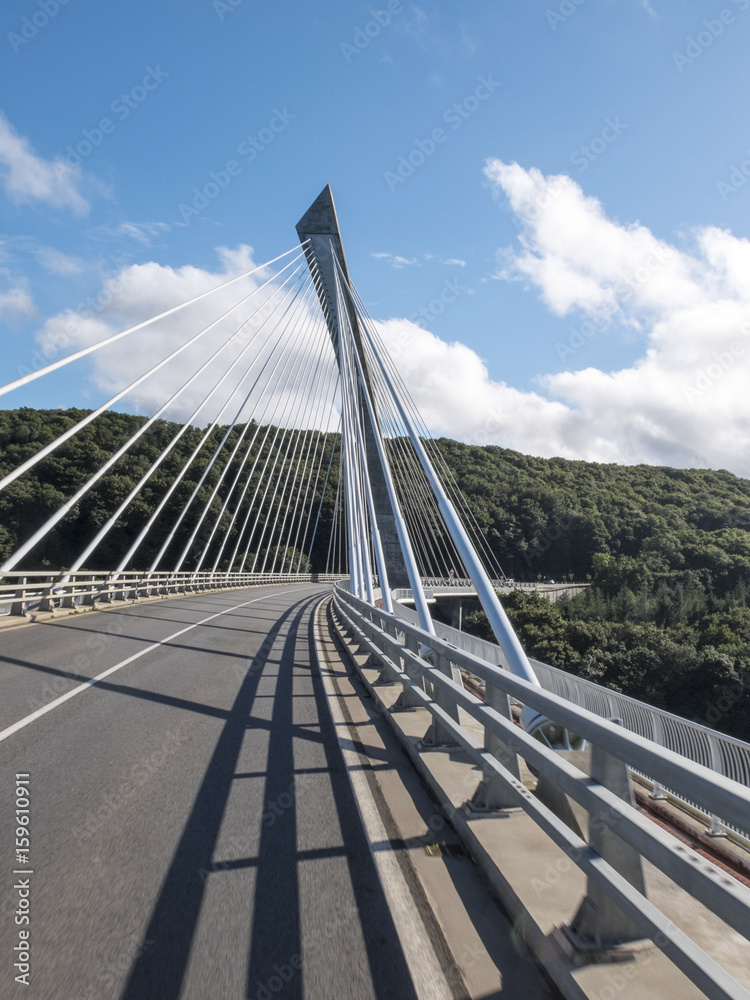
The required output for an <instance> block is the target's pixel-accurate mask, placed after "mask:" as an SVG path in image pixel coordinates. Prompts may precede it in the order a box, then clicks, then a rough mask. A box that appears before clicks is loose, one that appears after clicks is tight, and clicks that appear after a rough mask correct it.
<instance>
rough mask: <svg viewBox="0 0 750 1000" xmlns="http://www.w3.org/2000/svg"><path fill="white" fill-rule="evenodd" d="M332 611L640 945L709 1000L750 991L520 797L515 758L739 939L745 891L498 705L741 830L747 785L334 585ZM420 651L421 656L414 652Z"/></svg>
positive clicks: (749, 805)
mask: <svg viewBox="0 0 750 1000" xmlns="http://www.w3.org/2000/svg"><path fill="white" fill-rule="evenodd" d="M334 605H335V608H336V611H337V614H338V615H339V616H340V618H341V620H342V622H343V623H344V625H345V627H346V628H347V629H348V630H350V632H351V634H352V635H353V636H354V640H355V642H357V643H359V644H360V645H361V646H362V647H364V649H366V650H367V651H368V652H369V653H370V654H372V655H373V656H374V657H375V658H376V659H377V660H379V662H380V663H381V664H382V666H383V672H384V678H383V679H384V680H387V681H390V682H398V683H400V684H401V685H402V686H403V687H404V689H405V690H408V691H409V692H410V697H411V698H412V699H413V701H412V704H415V703H416V704H419V705H422V706H423V707H424V708H426V709H427V710H428V711H429V712H430V713H431V715H432V717H433V725H438V726H439V727H442V729H443V731H445V732H447V733H448V734H449V735H450V737H451V738H452V739H453V740H455V741H456V742H458V743H459V744H460V745H461V746H462V747H463V748H464V749H465V750H466V751H467V752H468V754H469V755H470V757H471V758H472V759H473V761H474V763H475V764H476V765H478V767H479V768H481V770H482V771H483V773H484V775H485V777H484V781H485V782H492V783H495V784H497V783H499V784H500V786H501V787H502V789H503V790H504V792H505V794H506V796H507V795H508V794H510V795H511V796H512V797H513V800H514V804H515V805H517V806H519V807H520V808H522V809H523V810H524V811H525V812H526V813H527V814H528V815H529V816H530V817H531V818H532V819H533V820H534V821H535V822H536V823H537V824H538V825H539V827H540V828H542V829H543V830H544V831H545V832H546V833H547V835H548V836H549V837H550V839H551V840H552V841H553V842H554V843H555V844H556V845H557V846H558V847H560V848H561V849H562V850H563V851H564V852H565V853H566V855H567V856H568V857H569V858H570V860H571V861H572V862H573V863H574V864H575V865H577V866H578V867H579V868H580V869H581V870H582V871H583V872H584V873H585V875H586V876H587V877H588V882H589V893H591V891H592V890H591V887H592V885H594V886H596V887H598V889H599V890H601V891H602V892H603V893H604V894H605V895H606V897H607V898H608V900H609V901H610V902H611V903H612V904H614V905H615V906H616V907H617V908H619V910H620V911H622V912H623V913H624V914H625V915H626V916H627V917H629V918H630V920H631V921H632V923H633V924H634V925H635V926H636V927H637V929H638V930H639V932H640V933H641V934H642V935H643V937H645V938H650V939H651V940H652V941H653V942H654V944H655V945H656V947H658V948H659V949H660V950H661V951H662V952H664V954H665V955H666V956H667V957H668V958H669V959H670V960H671V961H672V962H673V963H674V964H675V965H676V966H677V967H678V968H679V969H680V970H681V971H682V972H683V973H684V974H685V975H686V976H687V977H688V978H689V979H690V980H691V981H692V982H693V983H694V984H695V985H696V986H697V987H698V988H699V989H700V990H702V991H703V992H704V994H705V995H706V996H708V997H710V998H711V1000H728V998H732V1000H740V998H742V1000H748V998H749V997H750V993H748V992H747V991H746V990H745V989H744V988H743V987H742V986H741V985H740V984H739V983H737V982H736V980H735V979H733V978H732V977H731V976H730V974H729V973H728V972H727V971H726V970H725V969H724V968H722V967H721V965H720V964H719V963H718V962H717V961H716V960H715V959H714V958H712V957H711V956H709V955H708V954H707V953H706V952H705V951H703V949H701V948H700V947H699V945H697V944H696V943H695V942H694V941H693V940H691V939H690V938H689V937H688V936H687V935H686V934H685V933H684V932H683V931H681V930H680V929H679V928H677V927H676V926H675V924H674V923H673V922H672V921H671V920H670V919H669V918H668V917H667V916H666V915H665V914H664V913H662V912H661V911H660V910H659V909H658V908H657V907H656V906H655V905H654V904H653V903H651V902H650V901H649V899H648V898H647V897H646V895H645V894H643V893H642V892H640V891H638V889H637V888H636V887H635V886H634V885H632V884H631V883H630V882H629V881H628V880H627V879H626V878H624V877H623V875H621V874H620V873H619V871H618V869H617V867H616V866H615V865H613V864H612V863H611V862H612V859H611V858H609V859H608V858H605V857H603V856H602V855H600V854H598V853H597V852H596V850H594V848H593V847H592V845H591V844H589V843H587V842H586V841H585V840H583V839H582V838H581V837H580V836H578V835H577V834H576V833H575V832H574V831H573V830H572V829H571V828H570V827H569V826H567V825H566V824H565V823H563V822H562V821H561V820H560V819H559V818H558V817H557V816H556V815H555V814H554V813H553V812H551V811H550V810H549V809H548V808H547V807H546V806H545V805H543V803H542V802H541V801H540V800H539V799H537V798H536V797H535V796H533V795H531V794H530V793H529V791H528V789H526V787H525V786H524V785H523V784H522V783H521V781H520V780H519V777H518V774H519V771H518V767H517V757H516V755H520V756H521V757H523V758H524V759H525V760H526V762H527V764H528V765H529V766H530V767H532V768H533V769H535V770H536V772H538V773H540V774H542V775H546V776H547V777H548V778H550V779H551V780H552V781H553V782H554V784H555V786H556V787H557V788H559V789H560V790H561V791H562V792H564V793H565V794H566V795H568V796H570V797H571V798H572V799H573V800H575V801H576V802H577V803H578V804H579V805H580V806H582V807H583V808H584V809H585V810H586V811H587V812H588V813H589V815H590V816H591V819H592V829H593V824H595V823H598V824H599V825H600V827H601V826H602V825H604V826H606V828H607V829H608V830H611V831H613V832H614V833H615V834H616V835H617V837H618V838H619V839H620V841H622V842H624V844H626V845H629V848H631V849H633V850H634V851H635V852H637V854H639V855H640V856H641V858H643V859H646V860H648V861H650V862H651V863H652V864H653V865H655V866H656V868H658V869H659V870H660V871H661V872H663V873H664V874H665V875H666V876H667V877H668V878H670V879H671V880H672V881H674V882H675V883H676V884H677V885H678V886H680V887H681V888H682V889H684V890H685V891H686V892H687V893H689V894H690V895H691V896H692V897H693V898H694V899H695V900H697V901H698V902H700V903H702V904H703V905H704V906H706V907H707V908H708V909H709V910H710V911H711V912H712V913H714V914H716V916H717V917H719V918H720V919H721V920H723V921H725V923H727V924H728V925H729V926H730V927H732V928H733V929H734V930H735V931H737V932H738V933H739V934H741V935H743V936H744V937H747V936H748V932H749V931H750V890H748V889H747V888H746V887H745V886H744V885H742V884H741V883H740V882H739V881H738V880H735V879H732V878H728V877H727V876H726V874H725V873H724V872H723V871H722V870H721V869H719V868H717V867H716V866H715V865H713V864H711V863H710V862H708V861H706V860H705V859H703V858H701V857H700V856H699V855H698V854H696V853H695V852H693V851H692V850H690V849H689V848H687V847H686V846H685V845H683V844H682V843H680V842H679V841H677V840H676V839H675V838H674V837H673V836H672V835H671V834H669V833H668V832H667V831H666V830H663V829H662V828H661V827H659V826H658V825H657V824H655V823H652V822H651V821H650V820H648V819H647V818H646V817H644V816H643V815H642V814H641V813H640V812H639V811H638V809H637V808H636V807H635V806H634V805H633V804H631V802H630V801H628V800H627V799H623V798H621V797H620V796H619V794H617V793H615V792H614V791H613V790H611V789H610V788H609V787H607V786H606V785H605V784H601V783H599V782H598V781H596V780H594V779H593V778H592V777H589V776H588V775H586V774H584V773H583V772H582V771H580V770H579V769H578V768H576V767H575V766H573V764H571V763H570V762H569V761H567V760H566V759H565V758H563V757H562V756H561V755H559V754H557V753H555V752H554V751H553V750H551V749H549V747H547V746H546V745H545V744H543V743H542V742H540V741H539V740H537V739H534V738H533V737H531V736H529V735H528V734H527V733H525V732H524V731H523V730H522V729H520V728H519V727H517V726H516V725H514V723H513V722H512V721H511V718H510V712H509V711H507V712H506V711H503V709H502V704H503V702H505V705H506V707H507V705H508V699H515V700H517V701H519V702H521V703H522V704H525V705H530V706H531V707H532V708H533V709H535V710H536V711H538V712H541V713H543V714H544V715H546V716H547V717H548V718H550V719H552V720H555V721H556V722H558V723H559V724H560V725H562V726H565V727H567V728H568V729H569V730H570V731H572V732H576V733H578V734H580V735H581V736H582V737H584V738H585V739H586V740H587V741H588V743H589V744H591V747H592V755H593V754H595V753H598V754H604V755H606V756H607V757H608V759H611V760H614V761H617V762H621V763H620V764H619V766H620V767H622V766H623V764H624V765H627V766H628V767H630V768H632V769H634V770H636V771H639V772H641V773H643V774H646V775H649V776H650V777H651V778H652V779H653V780H654V781H655V782H658V783H660V784H662V785H663V786H664V787H667V788H673V789H675V791H676V792H677V794H679V795H682V796H684V797H685V798H686V799H691V800H693V801H697V802H699V803H700V804H701V808H702V809H703V810H704V811H705V812H706V813H707V814H709V815H717V816H721V817H723V819H724V821H725V822H727V823H728V824H731V825H732V826H734V827H736V828H738V829H742V830H750V789H748V788H747V787H745V786H743V785H741V784H739V783H738V782H736V781H733V780H731V779H730V778H727V777H725V776H724V775H722V774H720V773H718V772H717V771H715V770H711V769H709V768H708V767H705V766H704V765H702V764H699V763H694V762H692V761H690V760H687V759H686V758H685V757H683V756H680V755H679V754H677V753H675V752H674V751H673V750H670V749H667V748H666V747H664V746H659V745H657V744H656V743H654V742H652V741H650V740H647V739H644V738H643V737H642V736H639V735H637V734H636V733H634V732H631V731H629V730H628V729H626V728H623V727H621V726H619V725H616V724H615V723H614V722H613V721H607V720H604V719H602V718H600V717H599V716H598V715H596V714H594V713H593V712H591V711H589V710H588V709H586V708H583V707H581V706H579V705H576V704H573V703H572V702H571V701H569V700H566V699H565V698H563V697H560V696H559V695H556V694H552V693H550V692H549V691H545V690H543V689H540V688H538V687H536V686H535V685H533V684H530V683H528V682H526V681H524V680H521V679H520V678H518V677H516V676H514V675H513V674H511V673H510V672H508V671H505V670H503V669H501V668H500V667H499V666H498V664H497V663H492V662H489V661H487V660H485V659H482V658H480V657H478V656H476V655H474V654H472V653H469V652H467V651H466V650H463V649H459V648H457V647H456V646H454V645H452V644H450V643H449V642H446V641H445V639H443V638H441V637H440V636H435V635H430V634H428V633H427V632H424V631H423V630H422V629H421V628H419V627H418V626H417V625H414V624H412V623H411V622H409V621H407V620H405V619H404V618H403V617H398V616H396V615H391V614H388V613H387V612H385V611H383V610H382V609H381V608H377V607H373V606H371V605H369V604H367V603H366V602H365V601H362V600H360V599H359V598H357V597H354V596H353V595H352V594H350V593H348V592H347V591H346V590H345V589H344V588H343V587H342V586H336V587H334ZM427 648H429V651H430V652H429V657H430V660H425V659H423V658H422V656H421V655H420V654H421V653H422V652H423V651H425V650H426V649H427ZM430 661H433V662H436V664H437V665H436V666H433V662H430ZM456 667H458V668H463V669H465V670H468V671H469V672H471V673H472V674H473V675H475V676H477V677H479V678H481V679H482V681H484V684H485V690H486V700H485V701H484V702H482V701H481V700H480V699H479V698H477V697H476V696H475V695H473V694H471V692H469V691H467V690H466V689H465V688H464V687H463V685H462V684H461V683H460V677H459V678H458V679H456V677H455V668H456ZM459 707H460V708H461V709H463V710H464V711H465V712H467V713H468V714H469V715H470V716H471V717H472V718H473V719H475V720H476V721H478V722H479V723H481V725H482V726H484V733H485V738H484V745H480V744H479V743H478V742H477V740H476V739H474V737H473V736H472V735H471V733H469V731H468V730H466V729H465V728H464V727H463V726H462V725H461V724H460V721H459V714H458V709H459ZM498 746H499V747H500V750H498ZM592 840H593V836H592ZM620 850H622V848H620ZM573 912H575V911H573Z"/></svg>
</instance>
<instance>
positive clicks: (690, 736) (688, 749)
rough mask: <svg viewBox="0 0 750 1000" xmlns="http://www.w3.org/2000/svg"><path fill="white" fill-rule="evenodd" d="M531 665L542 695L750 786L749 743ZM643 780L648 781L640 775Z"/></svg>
mask: <svg viewBox="0 0 750 1000" xmlns="http://www.w3.org/2000/svg"><path fill="white" fill-rule="evenodd" d="M395 611H396V613H397V614H398V615H399V616H400V617H402V618H404V619H406V620H407V621H410V622H412V623H413V624H418V623H419V619H418V617H417V615H416V614H415V613H414V612H413V611H412V610H411V609H410V608H405V607H403V605H400V604H397V605H395ZM434 624H435V632H436V633H437V634H438V635H439V636H440V637H441V638H442V639H445V640H446V641H447V642H450V643H452V644H453V645H455V646H458V647H460V648H461V649H464V650H466V651H467V652H469V653H471V654H473V655H474V656H478V657H480V658H481V659H483V660H487V661H488V662H489V663H496V664H497V665H498V666H499V667H502V668H503V670H507V669H508V665H507V663H506V662H505V657H504V655H503V651H502V649H501V648H500V647H499V646H497V645H495V643H492V642H487V641H486V640H485V639H480V638H478V637H477V636H473V635H468V634H467V633H466V632H460V631H459V630H458V629H456V628H452V627H451V626H450V625H444V624H443V623H442V622H437V621H436V622H435V623H434ZM529 662H530V663H531V665H532V667H533V668H534V673H535V674H536V676H537V678H538V679H539V683H540V684H541V685H542V687H543V688H544V690H545V691H550V692H552V693H553V694H556V695H559V696H560V697H561V698H565V700H566V701H569V702H572V703H573V704H574V705H580V707H581V708H585V709H587V710H588V711H589V712H593V713H594V715H598V716H600V717H601V718H603V719H611V718H614V717H616V718H619V719H620V720H621V722H622V725H623V727H624V728H625V729H628V730H630V732H631V733H637V734H638V735H639V736H642V737H643V738H644V739H647V740H651V742H652V743H657V744H658V745H659V746H662V747H666V748H667V749H668V750H673V751H674V752H675V753H678V754H680V756H682V757H687V758H688V759H689V760H692V761H695V763H696V764H702V765H703V766H704V767H707V768H710V770H712V771H716V772H718V773H719V774H722V775H724V777H726V778H731V779H732V780H733V781H737V782H739V784H741V785H747V786H749V787H750V744H748V743H743V741H742V740H738V739H735V738H734V737H733V736H726V735H725V734H724V733H719V732H717V731H716V730H715V729H709V728H708V727H707V726H702V725H700V723H698V722H691V721H690V720H689V719H683V718H681V717H680V716H679V715H672V714H671V713H670V712H665V711H664V710H663V709H660V708H654V707H653V706H652V705H647V704H646V703H645V702H642V701H637V700H636V699H635V698H630V697H628V696H627V695H625V694H619V693H618V692H617V691H610V690H609V688H605V687H602V686H601V685H600V684H596V683H594V681H588V680H584V679H583V678H582V677H576V676H575V675H574V674H570V673H568V672H567V671H566V670H561V669H560V668H559V667H553V666H550V664H549V663H542V662H541V661H540V660H530V661H529ZM644 777H650V776H649V775H644ZM665 793H666V794H669V795H671V796H673V797H674V798H675V799H677V800H678V801H681V802H685V803H686V804H687V805H689V806H690V807H691V808H692V809H694V810H695V811H696V812H698V813H700V814H702V815H703V817H704V818H705V820H706V822H707V825H708V826H709V827H710V829H711V832H712V833H713V834H717V833H722V832H731V833H733V834H734V835H735V836H736V837H738V838H739V839H740V840H741V841H742V842H743V844H745V845H747V846H748V847H750V830H748V829H740V828H738V827H736V826H734V825H733V824H731V823H728V822H727V821H726V820H725V819H723V818H721V817H720V816H715V815H711V814H709V813H706V812H705V810H703V809H702V808H701V805H700V803H698V802H696V801H695V799H694V798H691V797H687V796H684V795H680V794H678V793H676V792H675V791H674V789H671V788H666V787H660V786H659V785H658V784H656V785H655V789H654V794H655V797H660V796H661V795H662V794H665Z"/></svg>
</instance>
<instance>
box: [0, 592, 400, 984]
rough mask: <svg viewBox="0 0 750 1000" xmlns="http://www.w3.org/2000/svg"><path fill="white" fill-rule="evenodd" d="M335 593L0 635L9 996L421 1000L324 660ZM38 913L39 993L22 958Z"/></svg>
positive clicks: (2, 895)
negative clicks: (21, 793) (23, 805)
mask: <svg viewBox="0 0 750 1000" xmlns="http://www.w3.org/2000/svg"><path fill="white" fill-rule="evenodd" d="M327 589H329V588H326V587H323V586H312V585H307V586H298V587H284V588H281V587H267V588H253V589H251V590H246V591H232V592H230V593H225V594H211V595H202V596H194V597H186V598H182V599H178V600H168V601H162V602H158V603H154V604H143V605H134V606H132V607H127V608H123V609H121V610H118V611H112V612H107V613H103V614H86V615H80V616H74V617H70V618H67V619H65V620H61V621H58V622H55V623H48V624H36V625H34V626H31V627H28V628H21V629H17V630H8V631H4V632H0V996H1V997H3V998H8V1000H15V998H16V997H25V998H27V1000H110V998H117V1000H177V998H180V1000H214V998H217V1000H219V998H220V1000H245V998H251V1000H272V998H274V1000H275V998H279V997H283V998H284V1000H287V998H289V1000H296V998H299V1000H302V998H304V1000H349V998H351V1000H371V998H372V1000H375V998H377V1000H385V998H394V1000H413V998H415V992H414V988H413V986H412V983H411V979H410V977H409V972H408V970H407V967H406V963H405V960H404V958H403V953H402V951H401V947H400V944H399V941H398V938H397V935H396V933H395V930H394V926H393V922H392V919H391V915H390V912H389V909H388V906H387V905H386V901H385V899H384V896H383V893H382V890H381V887H380V883H379V881H378V877H377V874H376V871H375V868H374V865H373V862H372V858H371V855H370V851H369V848H368V844H367V841H366V839H365V834H364V832H363V829H362V826H361V822H360V819H359V814H358V810H357V806H356V803H355V801H354V799H353V797H352V792H351V788H350V784H349V780H348V777H347V774H346V771H345V769H344V765H343V761H342V758H341V753H340V751H339V748H338V745H337V743H336V737H335V733H334V731H333V727H332V725H331V722H330V720H329V714H328V709H327V705H326V701H325V694H324V691H323V689H322V683H321V680H320V677H319V674H318V672H317V669H316V668H315V667H314V666H313V665H312V664H311V652H310V650H311V639H312V627H313V626H312V612H313V610H314V608H315V607H316V605H317V604H318V602H319V600H320V599H321V597H322V596H323V594H324V593H325V592H326V590H327ZM209 618H210V620H208V621H206V620H205V619H209ZM196 623H199V624H196ZM191 626H195V627H191ZM175 633H181V634H179V635H175ZM169 637H172V638H169ZM164 640H167V641H166V642H165V641H164ZM155 643H159V645H157V646H156V647H155V648H150V647H152V646H153V644H155ZM130 657H135V658H134V659H132V661H131V662H128V663H127V664H125V665H123V666H122V667H120V668H119V669H116V670H114V671H112V672H111V673H110V674H109V675H108V676H106V677H105V678H103V679H102V680H101V681H99V682H97V683H96V684H95V685H93V686H87V687H84V688H83V689H82V690H80V691H79V693H77V694H75V695H74V696H73V697H70V698H69V699H68V700H64V701H62V702H61V703H60V704H56V705H54V702H55V701H56V700H57V699H60V698H61V697H64V696H65V695H66V694H67V693H69V692H71V691H73V690H75V689H77V688H80V687H81V685H83V684H85V682H86V681H87V680H88V679H90V678H92V677H95V676H98V675H100V674H101V673H102V672H104V671H106V670H108V669H109V668H112V667H115V666H117V665H118V664H120V663H121V662H122V661H123V660H126V659H128V658H130ZM49 705H53V707H52V708H51V709H50V710H49V711H47V712H46V713H42V714H39V713H40V710H43V709H44V707H45V706H49ZM30 716H31V720H30V721H29V722H28V724H26V725H21V726H20V728H17V729H15V730H14V729H13V728H12V727H13V726H15V725H16V724H17V723H19V722H22V721H23V720H27V719H29V717H30ZM9 729H10V730H11V731H10V732H9ZM18 773H23V774H28V775H29V776H30V777H29V786H28V787H29V788H30V799H31V803H32V805H31V814H30V817H31V836H30V839H31V849H30V858H29V863H28V865H24V864H22V863H21V864H19V862H17V860H16V857H15V836H16V821H15V801H14V800H15V791H16V780H15V779H16V774H18ZM24 787H25V786H24ZM25 867H30V868H31V869H32V871H33V874H31V875H29V876H22V875H18V876H17V875H14V874H13V872H14V870H16V869H22V868H25ZM26 878H28V879H29V881H30V887H31V895H30V911H29V917H30V923H29V924H28V925H20V926H19V925H17V924H16V923H15V917H14V915H15V912H16V910H17V909H18V908H19V906H20V905H21V904H19V898H20V896H19V890H18V889H16V888H14V886H15V885H17V884H18V883H19V882H20V883H23V882H24V880H25V879H26ZM26 926H27V927H28V929H29V931H30V939H29V941H30V955H31V960H30V966H31V972H30V985H29V986H28V987H27V986H24V985H22V984H19V983H16V982H15V981H14V977H15V975H17V974H18V971H19V970H18V969H14V968H13V963H14V962H15V961H17V959H18V952H17V951H16V952H14V946H15V945H17V944H19V930H22V929H24V928H25V927H26Z"/></svg>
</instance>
